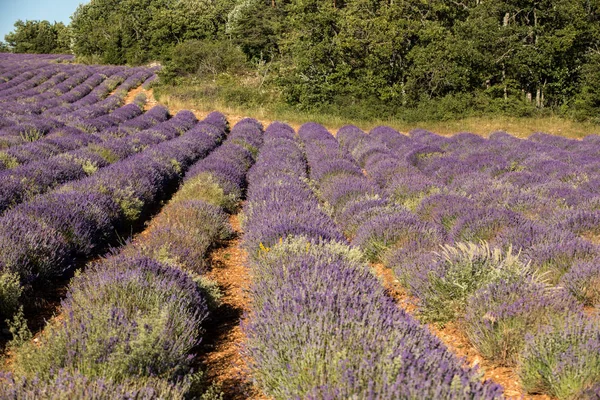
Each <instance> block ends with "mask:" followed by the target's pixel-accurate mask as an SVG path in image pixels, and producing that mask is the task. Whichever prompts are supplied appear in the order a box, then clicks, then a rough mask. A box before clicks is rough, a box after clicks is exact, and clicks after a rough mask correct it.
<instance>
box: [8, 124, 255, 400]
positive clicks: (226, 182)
mask: <svg viewBox="0 0 600 400" xmlns="http://www.w3.org/2000/svg"><path fill="white" fill-rule="evenodd" d="M207 122H212V123H213V124H215V125H218V126H220V127H224V126H225V125H224V124H223V122H224V118H223V117H222V115H218V114H216V113H215V114H211V115H210V116H209V117H208V118H207V119H206V120H205V121H204V123H207ZM219 132H221V136H220V137H222V134H224V131H223V129H222V128H221V129H220V130H219ZM261 135H262V129H261V126H260V125H259V124H258V123H257V122H256V121H253V120H243V121H240V122H239V123H238V124H236V126H235V127H234V128H233V129H232V131H231V133H230V134H229V135H228V137H227V140H226V141H225V142H224V143H223V144H222V145H221V146H219V147H218V148H217V149H216V150H215V151H213V152H212V153H211V154H210V155H209V156H208V157H206V158H204V159H202V160H200V161H199V162H197V163H196V164H195V165H194V166H193V167H192V168H191V169H190V171H189V172H188V173H187V174H186V183H185V184H184V185H183V186H182V188H181V190H180V192H179V193H178V196H176V197H175V198H174V199H173V200H172V201H171V202H170V203H169V204H168V205H167V206H166V207H165V208H164V209H163V210H162V212H161V213H160V214H159V216H158V217H157V218H156V219H155V220H154V221H153V223H152V224H151V226H150V229H149V230H148V231H147V232H146V234H145V235H143V236H142V237H140V238H138V240H136V241H135V242H133V243H130V244H128V245H127V246H125V247H124V248H122V249H121V250H122V251H121V252H120V254H118V255H114V256H110V257H109V258H107V259H104V260H102V261H100V262H96V263H94V264H93V265H91V266H90V267H89V268H88V269H86V271H85V272H84V273H83V274H81V275H79V276H78V277H77V278H76V279H75V280H74V281H73V282H72V283H71V285H70V287H69V292H68V293H67V297H66V299H65V300H64V301H63V302H62V311H63V312H64V315H65V320H64V322H63V323H61V324H59V325H58V326H49V327H47V328H46V329H45V331H44V334H43V335H42V339H41V346H34V345H31V344H25V345H24V346H22V347H21V348H20V349H18V350H16V353H17V355H16V361H15V364H16V367H15V368H14V370H15V371H16V375H17V377H14V376H11V375H5V376H3V377H2V376H0V380H3V383H5V385H4V387H3V388H2V389H0V394H3V395H4V396H6V395H8V394H10V395H11V396H14V397H19V396H25V395H26V394H29V395H31V396H34V394H35V393H40V389H39V388H40V386H41V387H44V388H45V391H44V393H45V394H46V395H48V393H52V394H53V395H54V396H58V395H59V394H61V395H62V396H67V397H68V396H73V395H75V394H76V393H79V392H80V391H84V392H88V393H89V392H94V391H95V390H96V388H97V386H98V385H103V386H104V387H105V391H107V393H106V392H105V393H104V394H103V395H104V396H106V397H107V398H112V397H111V394H112V396H116V397H119V398H120V397H123V396H124V394H123V393H131V394H130V396H133V397H135V396H136V395H137V396H143V394H146V393H152V394H148V396H149V398H154V397H155V396H158V397H160V398H183V396H184V395H185V394H186V392H187V391H188V390H189V389H190V380H189V379H188V377H187V376H186V374H188V373H189V372H190V366H191V363H192V362H193V354H192V351H193V350H194V348H196V347H197V345H198V344H199V343H200V341H201V338H202V335H203V323H204V321H205V320H206V318H207V317H209V316H210V313H211V312H212V311H214V309H211V300H210V299H209V297H210V294H209V293H208V292H206V290H207V286H206V284H207V281H205V280H203V279H204V278H202V274H203V273H204V272H205V264H206V258H207V252H208V250H209V248H211V247H212V246H214V245H215V243H217V242H218V241H219V240H220V239H223V238H226V236H227V235H228V234H230V233H231V232H230V230H229V229H230V228H229V224H228V222H227V217H226V214H225V212H224V210H223V209H222V207H220V206H219V205H215V204H210V203H211V202H213V201H214V200H215V198H214V197H212V196H211V195H210V194H207V192H206V190H202V189H208V188H207V187H204V188H202V187H198V178H199V177H207V176H210V177H213V178H215V179H217V180H218V181H219V182H220V184H219V187H221V188H222V189H223V190H230V189H233V188H235V191H236V192H240V193H241V191H242V190H243V188H244V186H245V184H244V182H245V179H244V177H245V172H246V171H247V170H248V168H250V166H251V165H252V164H253V163H254V158H253V156H252V155H251V154H250V153H249V151H248V150H247V149H246V147H250V148H253V149H256V151H258V148H259V147H260V144H261V142H262V137H261ZM181 194H183V195H181ZM237 201H239V198H238V200H237ZM212 301H214V299H213V300H212ZM212 307H214V305H212ZM109 332H110V334H109ZM65 337H69V342H68V346H67V345H66V343H65V341H64V338H65ZM92 344H93V345H92ZM98 354H101V356H100V357H98ZM182 376H183V377H184V380H183V381H181V380H180V378H181V377H182ZM148 379H150V380H148ZM175 379H177V381H175V382H176V383H169V382H168V381H171V382H173V381H174V380H175ZM63 382H66V384H65V383H63ZM165 396H166V397H165ZM144 398H146V397H144Z"/></svg>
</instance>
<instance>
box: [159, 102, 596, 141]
mask: <svg viewBox="0 0 600 400" xmlns="http://www.w3.org/2000/svg"><path fill="white" fill-rule="evenodd" d="M159 101H160V103H162V104H164V105H165V106H167V107H169V109H171V110H184V109H188V110H193V111H195V112H196V113H197V114H198V115H200V116H202V115H205V114H208V113H209V112H211V111H214V110H218V111H220V112H222V113H223V114H225V116H226V117H227V119H228V120H229V121H230V123H232V124H234V123H235V122H237V121H239V120H240V119H241V118H244V117H252V118H256V119H257V120H259V121H261V122H262V123H263V124H265V126H266V125H268V124H269V123H271V122H272V121H282V122H286V123H288V124H289V125H291V126H292V127H293V128H296V129H297V128H298V127H299V126H300V125H302V124H303V123H305V122H311V121H312V122H318V123H320V124H323V125H324V126H325V127H327V128H328V129H329V130H330V131H332V132H335V131H337V130H338V129H339V128H341V127H342V126H344V125H348V124H353V125H356V126H358V127H359V128H361V129H363V130H365V131H369V130H371V129H372V128H374V127H375V126H378V125H388V126H391V127H392V128H394V129H396V130H398V131H400V132H403V133H407V132H409V131H410V130H412V129H416V128H423V129H427V130H430V131H432V132H435V133H438V134H440V135H453V134H455V133H458V132H472V133H476V134H478V135H482V136H489V134H490V133H492V132H494V131H498V130H502V131H506V132H508V133H510V134H511V135H513V136H517V137H520V138H526V137H528V136H530V135H531V134H532V133H534V132H545V133H550V134H553V135H559V136H564V137H569V138H582V137H584V136H587V135H590V134H594V133H598V134H600V126H598V125H594V124H591V123H584V122H576V121H572V120H568V119H564V118H560V117H555V116H551V117H531V118H524V117H503V116H489V117H468V118H464V119H460V120H454V121H430V122H418V123H408V122H405V121H401V120H395V119H381V120H375V121H362V120H352V119H347V118H342V117H340V116H336V115H328V114H312V113H303V112H296V111H273V110H270V109H267V108H246V109H243V108H238V107H232V106H231V105H228V104H225V103H223V102H220V101H202V100H199V99H197V98H196V99H182V98H181V97H179V96H177V95H170V94H167V93H163V94H162V95H161V96H160V98H159Z"/></svg>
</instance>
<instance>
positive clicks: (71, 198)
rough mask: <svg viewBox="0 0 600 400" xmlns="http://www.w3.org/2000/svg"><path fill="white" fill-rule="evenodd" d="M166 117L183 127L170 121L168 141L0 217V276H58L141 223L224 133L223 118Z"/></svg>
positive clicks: (25, 278) (24, 279)
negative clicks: (198, 119)
mask: <svg viewBox="0 0 600 400" xmlns="http://www.w3.org/2000/svg"><path fill="white" fill-rule="evenodd" d="M169 121H174V122H176V121H179V126H178V128H179V129H183V131H182V132H176V129H175V126H173V125H171V127H170V133H168V132H169V131H168V130H167V129H166V128H167V126H164V132H165V134H169V136H170V137H171V139H170V140H166V141H164V140H159V141H156V142H155V143H154V144H153V145H150V146H148V147H147V148H146V149H145V150H144V151H142V152H140V153H139V154H136V155H134V156H132V157H128V158H125V159H123V160H121V161H118V162H115V163H114V164H112V165H111V166H109V167H106V168H103V169H101V170H100V171H99V172H97V173H96V174H94V175H92V176H89V177H86V178H83V179H80V180H76V181H73V182H71V183H69V184H67V185H65V186H62V187H60V188H58V189H57V190H54V191H51V192H49V193H47V194H45V195H41V196H37V197H35V198H34V199H32V200H31V201H28V202H25V203H23V204H21V205H19V206H17V207H15V208H13V209H11V210H10V211H8V212H7V213H5V214H4V215H3V216H2V217H0V249H1V251H0V271H2V274H6V273H12V274H16V276H18V277H19V278H20V281H21V282H22V283H23V284H27V283H35V282H38V281H40V280H43V279H48V278H52V277H57V276H60V275H61V274H63V273H64V271H65V270H67V269H69V268H73V267H74V266H76V265H77V263H78V262H80V261H81V260H85V259H86V258H87V257H89V256H91V255H94V254H97V253H98V252H99V251H101V250H102V249H104V248H106V246H107V245H109V244H111V243H112V242H114V240H115V238H116V235H119V232H129V231H130V230H131V227H132V226H133V225H135V224H139V222H140V221H143V220H144V219H145V218H146V217H147V216H148V213H149V212H150V211H151V210H152V209H153V208H154V207H156V205H157V204H158V202H159V201H160V200H162V199H164V198H165V196H166V195H167V194H168V193H170V192H172V191H173V189H174V188H175V187H176V186H177V184H178V182H179V180H180V178H181V176H182V174H183V172H185V170H186V169H187V167H188V166H189V165H190V164H191V163H193V162H194V161H195V160H197V159H198V158H201V157H204V156H206V154H207V153H208V152H209V151H210V150H212V149H213V148H214V147H215V146H216V145H217V143H218V141H219V140H220V137H222V135H223V133H222V131H223V130H224V125H223V124H221V126H215V125H213V124H211V123H210V122H206V121H211V119H207V120H205V122H201V123H197V120H196V118H195V117H194V115H193V114H192V113H191V112H180V113H179V114H178V115H177V116H176V117H175V118H173V119H171V120H169ZM217 121H219V119H217ZM182 122H183V123H184V124H183V125H181V123H182ZM13 311H14V310H13Z"/></svg>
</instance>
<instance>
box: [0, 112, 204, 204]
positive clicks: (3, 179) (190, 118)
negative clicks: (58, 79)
mask: <svg viewBox="0 0 600 400" xmlns="http://www.w3.org/2000/svg"><path fill="white" fill-rule="evenodd" d="M196 122H197V120H196V117H194V115H193V114H192V113H191V112H189V111H188V112H184V111H182V112H180V113H179V114H177V115H176V116H175V117H173V118H172V119H170V120H168V121H165V122H162V123H159V124H157V125H155V126H153V127H152V128H150V129H147V130H144V131H141V132H138V133H134V134H132V135H129V136H126V137H123V138H113V139H110V140H106V141H104V142H100V143H91V144H90V145H88V146H86V147H84V148H80V149H77V150H73V151H70V152H66V153H62V154H59V155H57V156H54V157H51V158H48V159H42V160H39V161H34V162H30V163H27V164H25V165H21V166H18V167H16V168H12V169H10V170H6V171H2V172H0V211H4V210H6V209H7V208H10V207H12V206H14V205H16V204H19V203H21V202H23V201H26V200H28V199H31V198H32V197H33V196H35V195H38V194H41V193H44V192H46V191H48V190H51V189H53V188H54V187H56V186H58V185H60V184H63V183H66V182H69V181H72V180H76V179H81V178H83V177H85V176H87V175H92V174H94V173H95V172H96V171H97V170H98V169H101V168H103V167H106V166H107V165H110V164H112V163H115V162H117V161H120V160H124V159H126V158H127V157H130V156H132V155H133V154H136V153H139V152H140V151H142V150H144V149H145V148H146V147H148V146H152V145H156V144H158V143H160V142H163V141H165V140H169V139H173V138H175V137H177V136H179V135H180V134H182V133H183V132H185V131H187V130H188V129H190V128H191V127H192V126H193V125H194V124H195V123H196Z"/></svg>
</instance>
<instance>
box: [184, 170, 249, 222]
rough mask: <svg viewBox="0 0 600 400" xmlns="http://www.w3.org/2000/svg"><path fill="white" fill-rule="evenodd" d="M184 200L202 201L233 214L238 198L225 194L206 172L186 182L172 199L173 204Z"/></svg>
mask: <svg viewBox="0 0 600 400" xmlns="http://www.w3.org/2000/svg"><path fill="white" fill-rule="evenodd" d="M185 200H203V201H205V202H207V203H209V204H212V205H215V206H218V207H221V208H223V209H224V210H226V211H227V212H233V211H235V209H236V208H237V206H238V201H239V198H238V197H237V196H235V195H234V194H225V192H224V190H223V188H222V187H221V186H220V185H219V182H218V181H217V180H216V179H215V178H214V177H213V176H212V175H211V174H210V173H208V172H206V173H201V174H198V175H197V176H195V177H194V178H192V179H190V180H189V181H187V182H186V183H185V185H183V186H182V187H181V189H180V190H179V191H177V193H176V194H175V196H174V197H173V201H174V202H175V201H185Z"/></svg>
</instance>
